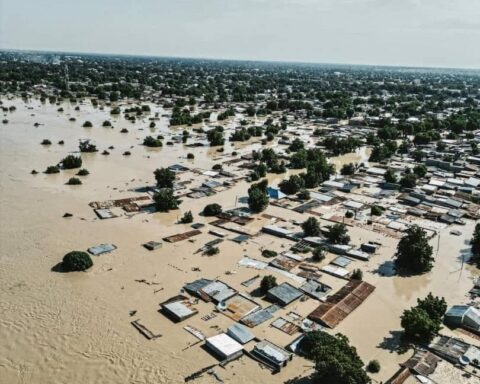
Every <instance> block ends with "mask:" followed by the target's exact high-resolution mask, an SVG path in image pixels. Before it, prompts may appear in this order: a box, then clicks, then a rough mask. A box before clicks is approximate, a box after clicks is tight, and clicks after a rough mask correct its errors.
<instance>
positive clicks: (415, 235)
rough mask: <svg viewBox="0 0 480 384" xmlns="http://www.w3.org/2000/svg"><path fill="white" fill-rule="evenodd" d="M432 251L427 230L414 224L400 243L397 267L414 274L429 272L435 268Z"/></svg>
mask: <svg viewBox="0 0 480 384" xmlns="http://www.w3.org/2000/svg"><path fill="white" fill-rule="evenodd" d="M432 251H433V247H432V246H431V245H430V244H428V239H427V233H426V232H425V230H423V229H422V228H420V227H419V226H417V225H413V226H411V227H410V228H408V229H407V230H406V231H405V234H404V236H403V237H402V239H401V240H400V241H399V243H398V246H397V252H396V254H395V256H396V260H395V264H396V266H397V268H399V269H402V270H406V271H408V272H410V273H414V274H421V273H425V272H428V271H430V270H431V269H432V268H433V261H434V259H433V256H432Z"/></svg>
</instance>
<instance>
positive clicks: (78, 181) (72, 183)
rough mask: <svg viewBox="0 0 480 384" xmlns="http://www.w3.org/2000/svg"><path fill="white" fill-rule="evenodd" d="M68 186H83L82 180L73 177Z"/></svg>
mask: <svg viewBox="0 0 480 384" xmlns="http://www.w3.org/2000/svg"><path fill="white" fill-rule="evenodd" d="M67 184H68V185H80V184H82V180H80V179H79V178H78V177H71V178H70V179H68V181H67Z"/></svg>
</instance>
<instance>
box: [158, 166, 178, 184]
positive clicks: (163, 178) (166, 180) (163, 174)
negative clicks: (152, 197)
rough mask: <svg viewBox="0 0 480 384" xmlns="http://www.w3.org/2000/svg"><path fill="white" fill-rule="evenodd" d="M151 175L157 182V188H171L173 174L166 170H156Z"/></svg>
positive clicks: (173, 178)
mask: <svg viewBox="0 0 480 384" xmlns="http://www.w3.org/2000/svg"><path fill="white" fill-rule="evenodd" d="M153 174H154V175H155V180H156V181H157V187H158V188H173V182H174V181H175V177H176V176H175V172H173V171H171V170H170V169H168V168H158V169H156V170H155V171H154V172H153Z"/></svg>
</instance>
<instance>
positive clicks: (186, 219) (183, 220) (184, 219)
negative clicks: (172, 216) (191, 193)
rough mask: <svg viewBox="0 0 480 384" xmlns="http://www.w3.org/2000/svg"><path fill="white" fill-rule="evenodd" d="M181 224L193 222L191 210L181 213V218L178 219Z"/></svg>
mask: <svg viewBox="0 0 480 384" xmlns="http://www.w3.org/2000/svg"><path fill="white" fill-rule="evenodd" d="M180 222H181V223H182V224H190V223H193V214H192V211H187V212H185V213H184V214H183V216H182V218H181V219H180Z"/></svg>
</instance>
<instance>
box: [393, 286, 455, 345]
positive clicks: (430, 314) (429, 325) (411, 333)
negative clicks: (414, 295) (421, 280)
mask: <svg viewBox="0 0 480 384" xmlns="http://www.w3.org/2000/svg"><path fill="white" fill-rule="evenodd" d="M446 311H447V303H446V301H445V299H444V298H443V297H442V298H440V297H436V296H433V295H432V293H429V294H428V296H427V297H426V298H425V299H423V300H422V299H418V300H417V306H415V307H412V308H410V309H407V310H405V311H404V312H403V315H402V318H401V319H402V321H401V325H402V328H403V330H404V338H405V339H406V340H408V341H412V342H416V343H422V344H423V343H429V342H430V341H432V339H433V338H434V337H435V335H436V334H438V332H439V331H440V329H441V324H442V317H443V315H444V314H445V312H446Z"/></svg>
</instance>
